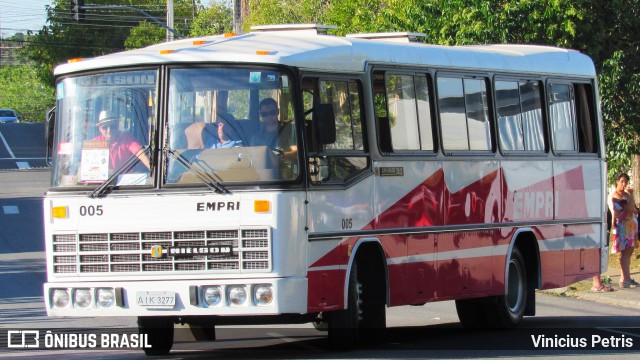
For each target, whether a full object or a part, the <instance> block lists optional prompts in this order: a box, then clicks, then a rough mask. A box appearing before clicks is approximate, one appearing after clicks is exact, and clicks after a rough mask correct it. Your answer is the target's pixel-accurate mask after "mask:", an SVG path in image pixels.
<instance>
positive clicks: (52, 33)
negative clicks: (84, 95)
mask: <svg viewBox="0 0 640 360" xmlns="http://www.w3.org/2000/svg"><path fill="white" fill-rule="evenodd" d="M199 4H200V1H197V2H196V7H197V6H199ZM85 5H86V6H131V7H137V8H139V9H142V10H144V11H146V12H147V13H149V14H150V15H152V16H155V17H156V18H158V19H160V20H162V19H164V18H165V15H166V1H165V0H92V1H91V2H90V3H89V2H85ZM174 14H175V16H174V17H175V19H176V21H175V22H174V24H175V27H176V30H177V31H178V32H180V33H182V34H186V33H188V28H189V25H190V23H191V20H192V19H193V16H194V2H193V1H192V0H174ZM148 20H149V19H148V18H145V17H143V16H142V15H140V14H139V13H136V12H132V11H131V10H126V9H117V8H114V9H113V10H105V9H91V8H87V9H86V10H85V16H84V20H83V21H81V22H76V21H74V20H73V19H72V17H71V11H70V2H69V1H66V0H53V1H52V5H51V6H50V7H48V9H47V22H48V25H47V26H45V27H43V28H42V29H41V30H40V31H38V32H37V33H31V32H29V33H28V34H27V39H26V42H25V43H26V46H25V47H24V48H23V50H22V51H21V55H22V56H23V57H25V58H28V59H30V60H31V61H32V62H33V64H34V66H36V67H37V69H38V74H39V76H40V78H41V79H42V80H43V81H44V82H48V83H50V84H53V68H54V67H55V66H56V65H58V64H60V63H64V62H66V61H67V60H69V59H73V58H89V57H96V56H100V55H104V54H109V53H113V52H117V51H122V50H125V48H126V46H125V42H126V41H127V39H128V38H129V37H130V36H132V29H134V28H136V27H138V26H140V27H141V28H140V29H136V31H133V38H132V39H130V40H129V44H140V45H148V44H149V42H150V39H154V40H158V41H163V40H164V37H163V38H162V39H156V38H153V37H150V35H151V34H152V33H154V32H153V30H151V29H152V27H150V26H149V24H148V23H146V22H148ZM140 24H142V25H140ZM138 36H139V37H140V39H136V37H138Z"/></svg>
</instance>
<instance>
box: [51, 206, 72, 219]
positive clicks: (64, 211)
mask: <svg viewBox="0 0 640 360" xmlns="http://www.w3.org/2000/svg"><path fill="white" fill-rule="evenodd" d="M51 216H53V218H54V219H68V218H69V208H68V207H67V206H54V207H53V208H52V209H51Z"/></svg>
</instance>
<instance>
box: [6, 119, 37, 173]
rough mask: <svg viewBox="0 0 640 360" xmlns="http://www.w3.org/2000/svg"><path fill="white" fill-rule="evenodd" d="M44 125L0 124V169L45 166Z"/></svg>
mask: <svg viewBox="0 0 640 360" xmlns="http://www.w3.org/2000/svg"><path fill="white" fill-rule="evenodd" d="M45 153H46V152H45V131H44V123H18V124H4V123H0V169H28V168H40V167H44V166H46V161H45Z"/></svg>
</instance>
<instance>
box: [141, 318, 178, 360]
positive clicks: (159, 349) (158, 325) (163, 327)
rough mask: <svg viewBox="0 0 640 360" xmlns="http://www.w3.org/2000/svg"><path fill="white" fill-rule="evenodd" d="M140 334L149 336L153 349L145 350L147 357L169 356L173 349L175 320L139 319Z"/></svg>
mask: <svg viewBox="0 0 640 360" xmlns="http://www.w3.org/2000/svg"><path fill="white" fill-rule="evenodd" d="M138 332H139V333H140V334H147V339H148V340H149V341H148V343H149V345H151V348H145V349H144V353H145V354H146V355H147V356H157V355H167V354H168V353H169V351H171V348H172V347H173V318H170V317H150V316H139V317H138Z"/></svg>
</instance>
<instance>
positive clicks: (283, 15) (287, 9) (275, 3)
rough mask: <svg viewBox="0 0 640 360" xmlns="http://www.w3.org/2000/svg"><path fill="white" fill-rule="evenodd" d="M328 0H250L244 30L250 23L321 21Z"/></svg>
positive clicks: (322, 20)
mask: <svg viewBox="0 0 640 360" xmlns="http://www.w3.org/2000/svg"><path fill="white" fill-rule="evenodd" d="M329 3H331V1H330V0H251V1H249V7H250V15H249V17H248V18H247V19H245V21H244V30H245V31H248V30H249V27H250V25H267V24H308V23H323V22H324V13H325V8H326V6H327V4H329Z"/></svg>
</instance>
